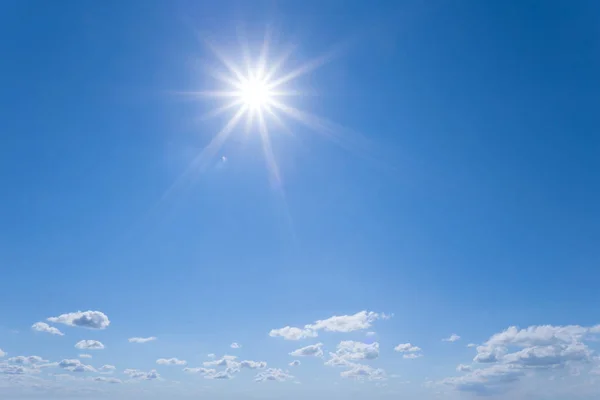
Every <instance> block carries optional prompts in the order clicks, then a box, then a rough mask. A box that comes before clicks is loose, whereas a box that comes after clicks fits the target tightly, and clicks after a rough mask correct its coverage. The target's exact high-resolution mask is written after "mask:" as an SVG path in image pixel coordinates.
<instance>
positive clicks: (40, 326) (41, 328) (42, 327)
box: [31, 322, 65, 336]
mask: <svg viewBox="0 0 600 400" xmlns="http://www.w3.org/2000/svg"><path fill="white" fill-rule="evenodd" d="M31 329H33V330H34V331H36V332H46V333H49V334H51V335H58V336H64V335H65V334H64V333H62V332H61V331H60V330H59V329H58V328H55V327H53V326H50V325H48V324H47V323H45V322H36V323H35V324H33V325H31Z"/></svg>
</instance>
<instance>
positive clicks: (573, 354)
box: [502, 343, 591, 368]
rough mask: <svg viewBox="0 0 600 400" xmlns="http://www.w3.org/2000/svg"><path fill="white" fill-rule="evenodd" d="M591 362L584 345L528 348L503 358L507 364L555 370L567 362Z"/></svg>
mask: <svg viewBox="0 0 600 400" xmlns="http://www.w3.org/2000/svg"><path fill="white" fill-rule="evenodd" d="M590 360H591V351H590V350H589V348H588V347H587V346H586V345H585V344H583V343H572V344H569V345H564V344H563V345H560V344H555V345H551V346H534V347H528V348H525V349H523V350H521V351H518V352H515V353H511V354H507V355H506V356H505V357H504V358H503V360H502V361H503V362H504V363H506V364H515V365H521V366H524V367H542V368H555V367H559V366H564V365H565V364H566V363H567V362H570V361H573V362H577V361H579V362H588V361H590Z"/></svg>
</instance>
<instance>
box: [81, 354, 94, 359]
mask: <svg viewBox="0 0 600 400" xmlns="http://www.w3.org/2000/svg"><path fill="white" fill-rule="evenodd" d="M79 358H92V355H91V354H80V355H79Z"/></svg>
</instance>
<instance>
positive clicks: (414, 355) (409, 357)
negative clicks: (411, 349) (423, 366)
mask: <svg viewBox="0 0 600 400" xmlns="http://www.w3.org/2000/svg"><path fill="white" fill-rule="evenodd" d="M421 357H423V354H420V353H408V354H403V355H402V358H406V359H407V360H414V359H417V358H421Z"/></svg>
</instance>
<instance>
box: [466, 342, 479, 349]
mask: <svg viewBox="0 0 600 400" xmlns="http://www.w3.org/2000/svg"><path fill="white" fill-rule="evenodd" d="M467 347H469V348H471V347H477V345H476V344H475V343H469V344H468V345H467Z"/></svg>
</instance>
